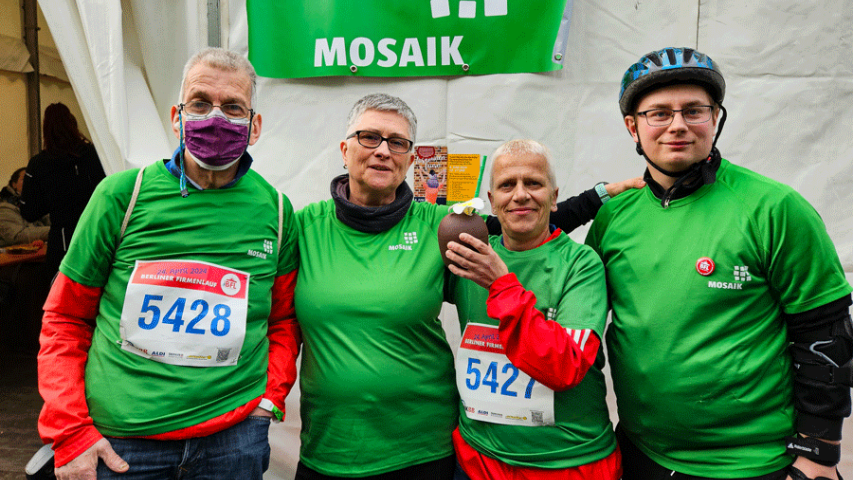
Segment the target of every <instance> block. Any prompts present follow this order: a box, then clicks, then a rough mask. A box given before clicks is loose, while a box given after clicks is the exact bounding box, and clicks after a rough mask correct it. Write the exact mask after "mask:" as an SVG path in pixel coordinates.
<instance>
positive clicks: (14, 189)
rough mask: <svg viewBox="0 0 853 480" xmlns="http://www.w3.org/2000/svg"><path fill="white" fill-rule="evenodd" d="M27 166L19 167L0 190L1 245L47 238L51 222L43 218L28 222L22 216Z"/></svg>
mask: <svg viewBox="0 0 853 480" xmlns="http://www.w3.org/2000/svg"><path fill="white" fill-rule="evenodd" d="M26 171H27V169H26V168H19V169H17V170H15V173H13V174H12V178H10V179H9V185H6V186H5V187H3V190H2V191H0V247H6V246H9V245H17V244H19V243H30V242H32V241H34V240H47V234H48V232H49V231H50V222H49V221H48V220H47V219H46V218H43V219H41V220H38V221H35V222H28V221H26V220H24V217H22V216H21V207H20V201H21V190H23V185H24V173H26Z"/></svg>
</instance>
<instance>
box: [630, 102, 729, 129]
mask: <svg viewBox="0 0 853 480" xmlns="http://www.w3.org/2000/svg"><path fill="white" fill-rule="evenodd" d="M713 111H714V107H713V106H711V105H694V106H692V107H687V108H682V109H681V110H670V109H668V108H653V109H651V110H646V111H644V112H637V115H639V116H641V117H646V123H648V124H649V126H650V127H667V126H669V125H670V124H672V120H673V119H674V118H675V114H676V113H681V117H682V118H683V119H684V123H690V124H697V123H705V122H707V121H708V120H710V119H711V112H713Z"/></svg>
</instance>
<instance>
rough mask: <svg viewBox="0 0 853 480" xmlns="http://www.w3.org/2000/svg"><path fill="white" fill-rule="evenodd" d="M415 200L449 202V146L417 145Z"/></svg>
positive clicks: (435, 202) (434, 202) (442, 203)
mask: <svg viewBox="0 0 853 480" xmlns="http://www.w3.org/2000/svg"><path fill="white" fill-rule="evenodd" d="M415 201H416V202H429V203H432V204H438V205H445V204H447V147H431V146H418V147H415Z"/></svg>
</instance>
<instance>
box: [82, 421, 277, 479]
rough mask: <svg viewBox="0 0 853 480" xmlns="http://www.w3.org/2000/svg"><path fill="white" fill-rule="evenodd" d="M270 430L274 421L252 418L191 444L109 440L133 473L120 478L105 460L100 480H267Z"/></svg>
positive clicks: (142, 439)
mask: <svg viewBox="0 0 853 480" xmlns="http://www.w3.org/2000/svg"><path fill="white" fill-rule="evenodd" d="M269 428H270V419H269V418H266V417H248V418H246V419H245V420H243V421H242V422H240V423H238V424H237V425H234V426H233V427H231V428H228V429H225V430H222V431H221V432H217V433H214V434H213V435H209V436H207V437H200V438H190V439H188V440H148V439H144V438H117V437H107V440H109V441H110V443H111V444H112V447H113V450H115V452H116V453H117V454H118V455H119V456H120V457H121V458H123V459H124V461H126V462H127V464H128V465H130V469H129V470H128V471H127V472H125V473H116V472H113V471H112V470H110V469H109V468H107V466H106V465H105V464H104V462H103V461H101V462H99V463H98V472H97V475H98V480H103V479H111V478H114V479H133V480H148V479H150V480H162V479H175V480H177V479H182V480H184V479H187V480H189V479H193V480H219V479H241V480H242V479H256V480H262V479H263V474H264V472H265V471H266V470H267V468H269V464H270V444H269V438H268V437H269Z"/></svg>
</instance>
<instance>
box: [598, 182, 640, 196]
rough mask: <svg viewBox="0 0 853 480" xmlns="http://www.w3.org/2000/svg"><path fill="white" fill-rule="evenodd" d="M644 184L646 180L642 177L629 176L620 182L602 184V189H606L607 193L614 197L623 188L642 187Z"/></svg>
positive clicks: (623, 189)
mask: <svg viewBox="0 0 853 480" xmlns="http://www.w3.org/2000/svg"><path fill="white" fill-rule="evenodd" d="M645 186H646V182H645V181H644V180H643V177H637V178H629V179H628V180H622V181H621V182H616V183H608V184H607V185H605V186H604V189H605V190H607V194H608V195H610V196H611V197H615V196H616V195H619V194H620V193H622V192H624V191H625V190H628V189H631V188H643V187H645Z"/></svg>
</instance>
